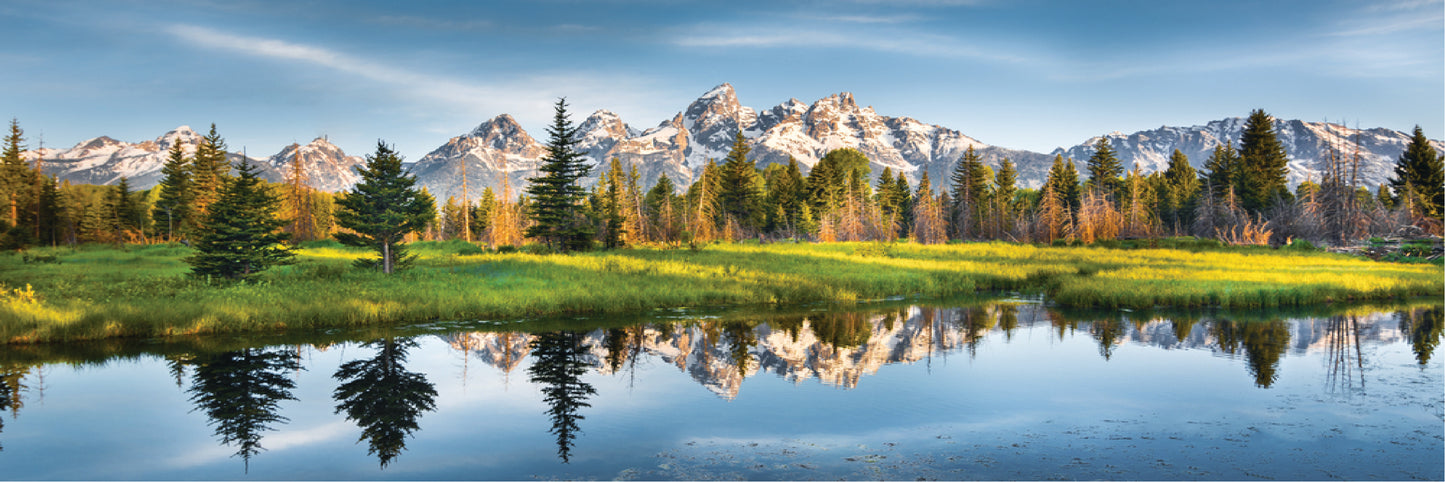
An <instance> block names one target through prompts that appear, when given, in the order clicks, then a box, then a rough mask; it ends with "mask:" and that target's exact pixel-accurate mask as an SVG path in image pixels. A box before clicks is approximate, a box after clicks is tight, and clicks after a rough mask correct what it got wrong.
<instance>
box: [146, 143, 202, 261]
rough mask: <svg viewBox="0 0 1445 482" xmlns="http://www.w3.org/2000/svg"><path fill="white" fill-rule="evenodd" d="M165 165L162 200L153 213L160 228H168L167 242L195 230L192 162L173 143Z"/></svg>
mask: <svg viewBox="0 0 1445 482" xmlns="http://www.w3.org/2000/svg"><path fill="white" fill-rule="evenodd" d="M168 154H169V155H168V156H167V158H166V163H165V165H164V166H162V167H161V181H160V185H158V186H156V188H157V189H159V190H160V197H159V199H157V200H156V210H155V211H154V212H153V213H152V216H154V218H155V222H156V224H158V225H164V226H165V227H166V240H167V241H175V239H176V233H177V232H180V233H182V234H185V233H189V232H190V231H191V229H192V228H193V227H194V221H195V218H194V214H193V208H194V206H192V204H191V203H192V197H193V196H194V192H193V191H192V187H193V186H192V183H191V170H190V161H189V160H188V159H186V155H185V151H183V150H181V143H180V142H172V143H171V148H170V150H169V152H168Z"/></svg>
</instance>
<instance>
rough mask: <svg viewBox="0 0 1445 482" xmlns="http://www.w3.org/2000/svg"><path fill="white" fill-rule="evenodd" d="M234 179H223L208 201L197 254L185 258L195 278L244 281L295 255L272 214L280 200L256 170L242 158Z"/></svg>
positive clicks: (274, 215) (279, 222) (196, 244)
mask: <svg viewBox="0 0 1445 482" xmlns="http://www.w3.org/2000/svg"><path fill="white" fill-rule="evenodd" d="M236 172H237V177H236V179H234V180H232V181H228V182H226V183H225V186H224V187H223V188H222V189H221V195H220V197H219V198H217V199H216V202H215V203H212V204H211V206H210V210H209V212H208V213H207V215H206V219H205V223H204V224H203V225H202V227H201V229H200V235H199V236H198V237H197V239H196V243H195V248H196V254H195V255H194V256H191V257H189V258H186V259H185V261H186V263H187V264H190V265H191V272H192V273H194V274H195V275H197V276H216V277H221V278H230V279H245V278H249V277H251V276H254V275H256V274H257V273H260V272H262V271H265V270H266V269H267V268H269V267H271V266H273V265H278V264H285V263H288V262H289V261H290V260H291V257H292V256H294V254H295V253H292V252H291V250H290V248H289V247H287V246H286V244H285V243H286V240H287V238H288V236H287V235H286V233H283V232H281V226H284V225H285V224H286V222H285V221H282V220H280V219H277V218H276V214H275V213H276V208H277V207H278V206H280V204H281V200H280V199H278V198H277V197H276V196H275V195H274V194H272V193H271V190H270V189H269V188H267V187H266V185H265V181H263V180H261V179H260V178H259V177H256V168H255V166H252V165H251V164H249V163H246V162H241V163H240V165H238V166H237V167H236Z"/></svg>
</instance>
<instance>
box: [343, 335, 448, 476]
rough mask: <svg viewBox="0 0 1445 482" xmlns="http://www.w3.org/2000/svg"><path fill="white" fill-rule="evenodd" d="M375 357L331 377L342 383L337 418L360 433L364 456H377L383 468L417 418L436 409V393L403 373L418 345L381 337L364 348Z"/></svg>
mask: <svg viewBox="0 0 1445 482" xmlns="http://www.w3.org/2000/svg"><path fill="white" fill-rule="evenodd" d="M362 346H366V347H373V348H376V349H377V351H376V356H373V357H371V358H368V359H363V360H353V361H350V362H346V363H345V364H343V365H341V367H340V368H338V369H337V370H336V374H335V375H332V378H335V379H336V380H337V381H339V382H341V384H340V385H339V386H337V387H336V390H335V391H334V392H333V393H332V397H333V398H335V399H336V401H337V405H336V413H341V412H343V411H344V412H346V419H347V420H350V421H353V422H356V426H357V427H360V428H361V438H360V439H358V440H357V442H358V443H360V442H361V441H362V440H365V441H367V444H368V448H367V454H370V455H376V458H377V459H378V460H379V461H380V462H381V467H382V468H386V465H387V464H388V463H391V460H392V459H394V458H396V456H397V455H398V454H400V453H401V451H402V450H406V438H407V436H409V435H411V434H412V432H415V431H416V430H418V428H419V427H418V425H417V419H418V418H421V415H422V413H424V412H428V411H431V410H435V409H436V396H437V391H436V388H435V386H434V385H432V383H431V382H429V381H427V378H426V376H425V375H423V374H421V373H417V372H410V371H407V370H406V366H405V365H406V352H407V350H409V349H411V348H415V347H416V346H417V343H416V342H415V341H413V340H412V339H411V338H402V339H396V338H386V339H383V340H376V341H372V342H370V343H366V344H365V345H362Z"/></svg>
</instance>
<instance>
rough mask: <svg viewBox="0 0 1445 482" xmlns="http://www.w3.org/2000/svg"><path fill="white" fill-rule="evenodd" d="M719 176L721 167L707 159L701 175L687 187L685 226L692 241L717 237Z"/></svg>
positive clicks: (720, 186)
mask: <svg viewBox="0 0 1445 482" xmlns="http://www.w3.org/2000/svg"><path fill="white" fill-rule="evenodd" d="M721 178H722V169H721V168H719V167H718V165H717V163H716V162H713V161H712V160H711V159H709V160H708V161H707V164H706V165H704V166H703V168H702V176H700V177H698V179H697V180H696V181H693V183H692V185H691V186H688V188H687V209H688V212H687V227H688V231H689V232H690V234H691V240H692V241H695V242H708V241H712V240H714V239H717V238H718V235H719V224H720V223H719V222H718V221H719V217H720V214H719V212H720V211H721V209H720V207H719V206H718V191H721V190H722V180H721Z"/></svg>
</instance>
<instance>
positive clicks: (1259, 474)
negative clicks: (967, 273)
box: [0, 300, 1445, 480]
mask: <svg viewBox="0 0 1445 482" xmlns="http://www.w3.org/2000/svg"><path fill="white" fill-rule="evenodd" d="M1441 313H1442V310H1441V308H1440V307H1439V306H1438V305H1437V306H1428V305H1427V306H1425V307H1419V306H1414V307H1375V308H1367V307H1337V308H1332V309H1321V310H1318V311H1315V312H1311V313H1289V312H1250V313H1237V312H1236V313H1210V312H1200V313H1173V314H1143V313H1066V312H1060V311H1057V310H1053V309H1051V308H1048V307H1046V306H1044V305H1042V304H1040V303H1038V302H1036V301H1030V300H963V301H955V302H949V303H945V304H943V305H942V306H938V305H935V304H923V305H919V304H910V303H906V302H893V303H880V304H869V305H861V306H854V307H851V308H838V307H828V306H816V307H803V308H793V309H790V310H784V311H769V312H766V313H756V312H754V313H746V312H739V311H723V312H705V311H659V312H656V313H655V314H654V315H650V316H647V317H644V318H641V319H639V318H633V319H631V320H616V319H610V320H569V321H568V322H567V323H566V324H555V326H558V327H561V326H567V327H570V328H572V329H573V331H533V332H526V331H513V330H511V329H509V328H508V327H509V326H511V324H507V323H497V324H493V323H458V324H445V325H434V326H429V327H419V328H411V329H408V330H405V331H394V332H385V331H371V332H345V333H342V332H331V333H317V334H311V335H287V336H286V337H285V338H249V339H245V338H225V339H222V338H206V339H192V340H179V341H172V342H168V343H160V342H145V343H137V342H124V343H122V342H110V343H101V344H91V345H78V346H37V347H10V348H3V349H0V367H3V373H0V375H3V378H0V379H3V380H4V384H3V385H0V392H4V393H0V395H4V397H3V399H4V401H3V402H0V404H3V405H8V406H7V407H4V408H5V410H4V411H3V412H0V421H3V425H0V447H3V450H0V478H4V479H512V480H515V479H532V478H542V479H553V478H567V479H573V478H581V479H619V478H620V479H716V478H723V479H838V478H848V479H879V478H882V479H915V478H919V477H922V478H938V479H1058V478H1063V479H1231V480H1233V479H1267V478H1274V479H1337V478H1343V479H1392V480H1395V479H1431V480H1441V479H1442V478H1445V459H1442V443H1445V408H1442V407H1445V400H1442V399H1445V382H1442V375H1445V373H1442V370H1441V365H1440V362H1439V361H1438V359H1437V357H1434V356H1433V353H1432V352H1433V350H1434V348H1435V346H1436V345H1437V344H1438V343H1439V340H1440V337H1441V324H1442V321H1441ZM528 326H537V325H528ZM542 326H552V325H546V324H543V325H542Z"/></svg>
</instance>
